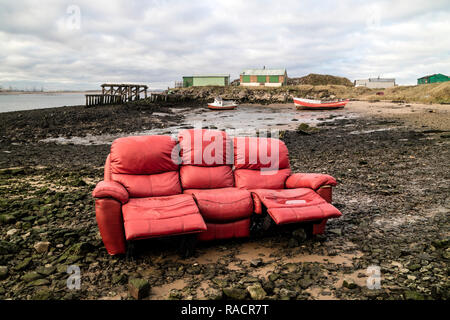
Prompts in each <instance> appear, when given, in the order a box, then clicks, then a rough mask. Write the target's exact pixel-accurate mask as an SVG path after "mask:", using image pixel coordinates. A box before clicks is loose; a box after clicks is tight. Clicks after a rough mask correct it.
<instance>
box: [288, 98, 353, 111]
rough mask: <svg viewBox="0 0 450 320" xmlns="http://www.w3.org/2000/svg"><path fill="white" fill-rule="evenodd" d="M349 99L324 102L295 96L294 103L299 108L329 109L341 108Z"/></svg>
mask: <svg viewBox="0 0 450 320" xmlns="http://www.w3.org/2000/svg"><path fill="white" fill-rule="evenodd" d="M348 102H349V100H348V99H347V100H341V101H331V102H322V101H320V100H311V99H302V98H294V104H295V106H296V107H297V109H309V110H327V109H339V108H343V107H344V106H345V105H346V104H347V103H348Z"/></svg>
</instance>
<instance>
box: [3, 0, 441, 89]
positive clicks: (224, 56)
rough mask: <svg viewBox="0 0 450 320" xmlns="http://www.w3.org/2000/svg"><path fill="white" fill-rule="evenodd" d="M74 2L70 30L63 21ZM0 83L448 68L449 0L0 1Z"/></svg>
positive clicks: (408, 80)
mask: <svg viewBox="0 0 450 320" xmlns="http://www.w3.org/2000/svg"><path fill="white" fill-rule="evenodd" d="M72 3H75V4H76V5H78V6H79V8H80V10H81V25H80V29H79V30H77V29H70V28H67V24H66V22H67V19H68V18H69V16H70V14H68V13H67V8H68V6H69V5H71V4H72ZM0 6H1V7H2V10H0V42H1V43H2V49H3V50H1V51H0V66H1V68H0V85H3V86H7V85H8V84H9V83H14V84H15V85H17V86H19V85H18V84H20V83H21V82H22V83H24V84H25V83H28V84H29V83H36V84H39V83H42V84H43V85H44V86H46V87H47V88H49V89H58V88H73V89H95V88H98V85H99V84H100V83H101V82H104V81H123V82H125V81H132V82H144V83H150V85H152V84H153V86H155V85H156V86H160V87H166V86H167V85H168V84H173V81H174V80H180V78H181V76H182V75H184V74H191V73H195V72H205V73H207V72H211V73H218V72H220V73H230V74H231V75H232V77H233V78H235V77H237V76H238V75H239V72H240V71H241V70H242V69H245V68H249V67H260V66H263V65H266V66H267V67H286V68H287V69H288V74H289V75H290V76H301V75H304V74H307V73H309V72H316V73H330V74H336V75H341V76H346V77H349V78H350V79H352V80H353V79H355V78H360V77H368V76H377V75H383V76H393V77H396V78H397V80H398V82H399V83H403V84H413V83H415V81H416V78H417V77H419V76H422V75H424V74H427V73H435V72H442V73H450V70H449V68H450V56H449V48H450V40H449V37H448V36H447V35H448V34H450V25H449V23H448V21H450V5H449V3H448V1H430V2H424V1H395V2H392V1H364V2H362V1H339V2H336V1H327V2H317V1H237V0H236V1H230V0H223V1H214V2H212V1H189V2H187V1H162V0H161V1H159V0H154V1H137V0H134V1H106V0H103V1H86V0H82V1H81V0H80V1H73V2H72V1H56V0H55V1H39V2H37V1H31V0H30V1H14V2H11V1H3V0H0Z"/></svg>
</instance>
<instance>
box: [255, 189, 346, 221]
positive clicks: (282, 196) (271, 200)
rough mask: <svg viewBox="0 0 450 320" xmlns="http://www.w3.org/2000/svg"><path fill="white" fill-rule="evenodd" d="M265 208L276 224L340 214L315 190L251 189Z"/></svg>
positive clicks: (325, 217)
mask: <svg viewBox="0 0 450 320" xmlns="http://www.w3.org/2000/svg"><path fill="white" fill-rule="evenodd" d="M251 192H252V194H253V195H256V196H257V197H258V198H259V200H260V201H261V202H262V203H263V204H264V206H265V207H266V208H267V212H268V213H269V215H270V216H271V217H272V219H273V220H274V221H275V223H276V224H286V223H295V222H303V221H315V220H322V219H329V218H337V217H340V216H341V215H342V214H341V212H339V210H338V209H336V208H335V207H334V206H332V205H331V204H329V203H328V202H326V201H325V200H324V199H323V198H322V197H321V196H319V195H318V194H317V193H316V192H315V191H313V190H311V189H308V188H297V189H281V190H268V189H255V190H251Z"/></svg>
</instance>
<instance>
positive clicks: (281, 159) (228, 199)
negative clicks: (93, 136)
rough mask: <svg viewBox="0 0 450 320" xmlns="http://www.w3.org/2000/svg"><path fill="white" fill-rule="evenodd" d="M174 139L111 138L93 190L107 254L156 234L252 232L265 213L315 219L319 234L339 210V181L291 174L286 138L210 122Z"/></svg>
mask: <svg viewBox="0 0 450 320" xmlns="http://www.w3.org/2000/svg"><path fill="white" fill-rule="evenodd" d="M177 140H178V141H177ZM177 140H176V139H172V138H171V137H170V136H163V135H157V136H132V137H126V138H119V139H117V140H115V141H114V142H113V144H112V145H111V152H110V154H109V155H108V157H107V159H106V163H105V173H104V180H103V181H101V182H100V183H98V184H97V186H96V188H95V189H94V191H93V196H94V197H95V199H96V200H95V210H96V218H97V223H98V226H99V230H100V234H101V236H102V239H103V243H104V244H105V247H106V250H107V251H108V253H109V254H111V255H116V254H123V253H125V252H126V249H127V248H126V243H127V241H132V240H139V239H147V238H152V237H165V236H174V235H183V234H197V239H198V240H200V241H208V240H214V239H226V238H240V237H247V236H249V235H250V227H251V223H252V218H257V217H261V216H264V215H268V216H269V217H270V218H271V219H272V220H273V221H274V223H276V224H279V225H281V224H289V223H299V222H310V223H311V224H312V225H313V233H314V234H320V233H323V232H324V229H325V224H326V221H327V220H328V219H329V218H337V217H339V216H341V213H340V212H339V210H337V209H336V208H335V207H334V206H332V205H331V199H332V189H331V187H332V186H335V185H336V180H335V179H334V178H333V177H331V176H329V175H325V174H311V173H295V174H292V173H291V169H290V164H289V157H288V150H287V147H286V145H285V144H284V143H283V142H282V141H281V140H277V139H271V138H254V137H237V138H231V137H229V136H228V135H227V134H226V133H225V132H224V131H217V130H205V129H201V130H200V129H191V130H184V131H182V132H180V133H179V135H178V139H177Z"/></svg>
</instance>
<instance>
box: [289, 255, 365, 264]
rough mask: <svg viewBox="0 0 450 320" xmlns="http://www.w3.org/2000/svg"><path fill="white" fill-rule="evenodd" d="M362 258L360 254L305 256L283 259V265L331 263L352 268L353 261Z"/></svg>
mask: <svg viewBox="0 0 450 320" xmlns="http://www.w3.org/2000/svg"><path fill="white" fill-rule="evenodd" d="M362 256H363V254H362V253H361V252H356V253H355V254H349V253H341V254H339V255H338V256H323V255H318V254H306V255H299V256H296V257H292V258H288V259H284V260H283V263H302V262H318V263H332V264H338V265H344V266H352V265H353V259H358V258H361V257H362Z"/></svg>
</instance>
